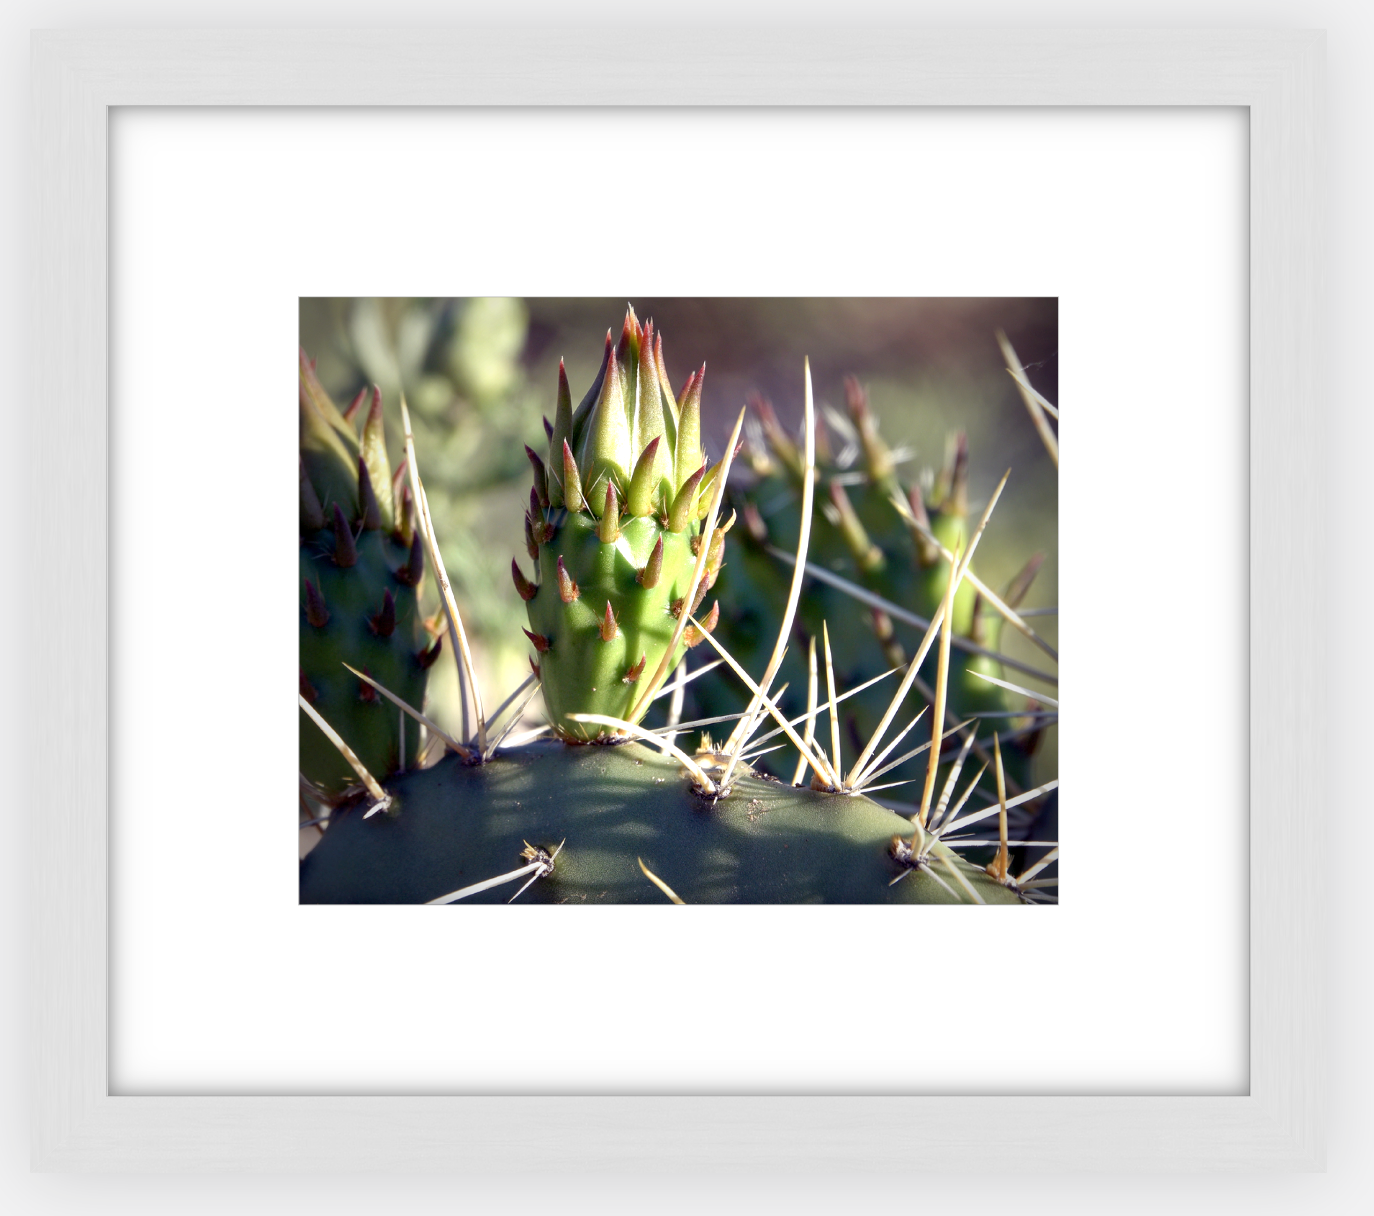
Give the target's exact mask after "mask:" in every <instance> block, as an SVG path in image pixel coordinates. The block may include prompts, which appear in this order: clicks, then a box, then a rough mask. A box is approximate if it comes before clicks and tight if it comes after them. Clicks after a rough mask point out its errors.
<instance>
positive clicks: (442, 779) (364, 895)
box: [300, 743, 1018, 906]
mask: <svg viewBox="0 0 1374 1216" xmlns="http://www.w3.org/2000/svg"><path fill="white" fill-rule="evenodd" d="M387 788H388V793H390V794H391V795H392V797H393V799H394V802H393V806H392V808H391V810H390V811H389V812H387V813H384V814H376V815H373V816H372V817H371V818H369V819H364V818H363V810H362V808H361V807H353V808H351V809H345V810H343V811H341V812H336V813H335V816H334V818H333V819H332V820H331V823H330V826H329V828H328V829H327V830H326V832H325V834H324V837H323V838H322V839H321V841H320V842H319V844H318V845H317V846H316V847H315V848H314V850H313V851H312V852H311V853H310V854H309V855H308V856H307V857H306V858H305V860H304V861H303V862H302V863H301V872H300V898H301V902H302V903H427V902H429V901H430V900H434V899H438V898H441V897H443V896H444V895H447V894H449V893H451V892H453V891H456V890H458V889H460V888H462V887H464V886H469V885H471V884H474V883H479V882H482V881H485V880H486V879H489V878H494V877H496V876H498V875H500V874H504V873H507V872H509V871H511V870H514V869H517V868H519V867H520V866H522V865H523V864H525V860H524V858H522V852H523V851H524V849H525V848H526V845H527V844H528V845H533V846H536V847H539V848H542V849H544V850H545V851H546V852H548V853H550V854H552V853H553V851H554V850H555V849H556V848H557V847H558V845H559V843H560V842H565V843H564V844H563V848H562V851H561V852H560V853H559V854H558V857H557V860H556V861H555V863H554V869H553V872H552V873H551V874H549V875H547V876H546V877H543V878H541V879H539V880H538V881H536V882H535V883H533V884H532V885H531V886H530V887H529V889H528V890H526V891H525V893H524V894H523V895H521V896H520V902H522V903H525V902H535V903H565V902H567V903H650V904H654V903H659V904H661V903H664V902H665V900H666V897H665V896H664V894H663V893H662V892H661V891H660V890H659V889H658V888H657V887H656V886H654V884H653V883H652V882H650V880H649V879H648V878H646V877H645V875H644V873H643V872H642V871H641V869H640V866H639V859H640V858H642V859H643V861H644V864H645V865H646V866H648V868H649V869H650V870H652V871H653V872H654V874H656V875H657V876H658V877H659V878H660V879H662V881H663V882H665V883H667V884H668V885H669V886H670V887H671V888H672V889H673V890H674V891H675V892H676V893H677V895H678V896H679V897H680V898H681V899H682V900H683V901H684V902H685V903H688V904H692V903H746V904H752V903H955V902H972V900H970V899H968V896H967V893H966V892H965V891H964V890H963V888H962V887H961V886H960V885H959V883H958V882H957V881H956V880H955V879H954V877H953V876H952V875H951V874H950V873H949V871H948V870H947V868H946V866H945V863H943V862H938V861H937V872H939V873H940V874H941V877H942V878H943V879H944V880H945V883H946V884H948V889H947V888H946V887H945V886H942V885H941V884H940V883H939V882H937V881H936V880H935V879H934V878H932V877H931V876H930V875H929V874H927V873H925V872H923V871H913V872H911V873H909V874H908V875H907V877H905V878H903V879H902V880H901V881H900V882H898V883H896V884H895V885H889V884H891V882H892V879H893V878H895V877H896V876H897V875H898V874H900V873H902V870H903V866H902V865H901V864H900V863H899V862H897V861H896V860H894V858H893V857H892V855H891V851H890V849H891V843H892V839H893V837H894V836H895V835H898V834H904V835H909V834H910V832H911V825H910V823H909V821H908V820H906V819H904V818H902V817H900V816H898V815H897V814H895V813H894V812H892V811H889V810H887V809H885V808H883V807H880V806H878V805H877V804H876V803H873V802H870V801H869V800H867V799H865V798H862V797H856V798H848V797H844V796H839V795H829V794H819V793H815V792H813V791H811V790H806V789H797V788H793V787H791V786H785V785H780V784H778V783H776V782H771V781H766V780H762V779H760V778H757V777H753V776H750V775H743V776H741V775H738V774H737V776H736V778H735V779H734V782H733V788H732V790H731V792H730V794H729V796H728V797H726V798H722V799H720V800H719V801H717V802H715V803H712V802H711V801H709V800H708V799H704V798H702V797H700V796H698V795H697V794H695V793H694V792H693V791H692V789H691V786H690V783H689V781H688V779H687V778H686V777H685V776H684V775H683V772H682V769H681V767H680V766H679V765H678V764H677V763H675V762H673V761H672V760H669V759H665V758H664V757H662V756H660V755H659V754H658V753H657V752H656V751H655V750H653V749H652V748H648V747H644V746H641V745H639V744H622V745H617V746H604V745H603V746H583V747H569V746H566V745H563V744H560V743H544V744H534V745H531V746H528V747H525V748H522V749H520V750H518V751H515V752H512V753H509V754H502V755H499V756H498V757H497V758H496V759H495V760H493V761H492V762H490V763H488V764H485V765H481V766H469V765H465V764H463V762H462V761H461V760H460V759H459V758H458V757H456V756H452V755H450V756H448V757H446V758H445V759H444V760H443V761H441V762H440V763H439V764H437V765H435V766H434V767H433V768H430V769H426V770H423V771H418V772H413V773H408V774H405V775H403V776H401V777H399V778H397V779H395V780H393V781H392V782H390V783H388V787H387ZM941 856H949V857H950V860H951V862H952V863H953V864H955V865H957V866H958V867H959V870H960V873H961V874H963V876H964V877H965V879H966V880H967V881H968V883H969V884H970V885H972V886H973V887H974V889H976V890H977V891H978V893H979V895H980V896H981V897H982V898H983V899H984V900H985V901H986V902H988V903H990V904H991V903H1003V904H1005V903H1016V902H1018V897H1017V895H1016V894H1015V893H1014V892H1013V891H1011V890H1009V889H1007V888H1006V887H1003V886H1001V885H1000V884H998V883H997V882H995V881H994V880H993V879H992V878H990V877H989V876H988V875H987V874H986V873H985V872H984V871H982V870H980V869H978V868H976V867H974V866H971V865H969V864H967V863H965V862H961V861H957V860H955V859H954V858H953V856H952V854H950V853H949V852H948V850H946V849H945V848H944V846H941V845H937V846H936V852H935V853H934V854H932V859H933V860H934V859H938V858H939V857H941ZM523 882H524V879H523V878H522V879H519V880H516V881H514V882H511V883H508V884H505V885H503V886H500V887H496V888H493V889H491V890H488V891H484V892H481V893H479V894H477V895H475V896H472V897H470V899H465V900H463V901H460V903H459V905H458V906H462V905H463V904H465V903H469V902H472V903H504V902H506V901H507V900H509V899H510V898H511V896H512V895H514V894H515V893H516V892H517V891H518V890H519V888H520V886H521V884H522V883H523ZM951 890H952V891H956V892H958V893H959V895H958V897H955V896H954V895H952V894H951Z"/></svg>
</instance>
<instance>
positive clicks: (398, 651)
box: [300, 529, 429, 791]
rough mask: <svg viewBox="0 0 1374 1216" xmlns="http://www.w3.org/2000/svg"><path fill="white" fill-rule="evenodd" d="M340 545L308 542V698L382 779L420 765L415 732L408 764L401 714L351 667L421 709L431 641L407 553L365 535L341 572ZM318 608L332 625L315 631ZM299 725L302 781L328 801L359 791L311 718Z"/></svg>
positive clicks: (326, 539) (303, 618) (319, 539)
mask: <svg viewBox="0 0 1374 1216" xmlns="http://www.w3.org/2000/svg"><path fill="white" fill-rule="evenodd" d="M334 540H335V538H334V533H333V532H332V531H330V530H327V529H326V530H324V531H322V532H319V533H315V534H313V535H312V536H310V537H302V538H301V585H302V588H303V589H305V587H306V583H307V581H308V582H309V588H310V589H309V590H304V593H303V595H302V603H301V608H300V667H301V694H302V695H303V696H304V697H305V698H306V700H307V701H309V702H310V703H311V705H312V706H313V707H314V708H315V709H316V710H317V711H318V712H319V714H320V716H321V717H323V718H324V720H325V721H326V722H328V723H329V724H330V726H332V727H333V728H334V729H335V730H336V731H338V732H339V734H340V735H341V736H342V737H343V738H344V739H345V740H347V741H348V742H349V745H350V746H351V747H352V748H353V750H354V752H356V753H357V755H358V758H359V759H360V760H361V761H362V762H363V764H364V765H365V766H366V767H367V769H368V771H369V772H371V773H373V774H374V775H375V776H378V777H385V776H389V775H390V774H392V773H394V772H397V771H398V770H399V769H401V768H403V767H409V766H411V765H413V764H414V763H415V762H416V758H417V755H418V743H419V731H418V730H417V729H416V728H415V727H414V726H413V725H410V729H408V730H406V731H405V732H404V733H405V757H404V764H402V755H401V735H402V727H401V721H400V718H399V711H398V710H397V709H396V707H395V706H394V705H392V704H391V703H390V702H389V701H387V700H386V699H385V698H383V697H382V696H381V695H380V694H378V693H377V692H376V691H375V690H374V689H372V688H371V687H370V686H369V685H367V684H366V683H364V682H363V681H362V680H360V679H358V677H357V676H355V675H354V674H353V673H352V672H350V671H349V670H348V668H347V667H345V666H344V664H345V663H347V664H349V666H351V667H353V668H355V669H356V670H358V671H361V672H363V673H364V674H366V675H368V676H371V677H372V679H374V680H376V681H377V682H378V683H379V684H381V685H382V686H383V687H385V688H388V689H390V690H391V691H392V692H394V693H395V694H396V695H397V696H399V697H402V698H403V699H405V700H406V701H408V702H409V703H410V704H412V705H421V704H423V703H424V695H425V669H424V664H425V663H426V661H427V659H428V658H429V654H428V652H426V650H425V639H426V636H427V635H426V634H425V631H424V628H423V626H422V624H421V621H420V612H419V605H418V603H417V602H416V595H415V588H414V587H413V586H407V585H406V583H405V582H404V581H403V579H402V578H399V577H397V575H398V572H400V573H401V574H404V573H405V572H406V570H407V563H408V561H409V554H410V549H409V547H408V546H406V545H404V544H402V543H400V542H398V541H396V540H395V539H394V538H393V537H391V536H388V535H384V534H383V533H381V532H379V531H371V532H368V531H364V532H363V533H362V535H361V536H359V537H358V538H357V540H356V542H355V545H354V549H355V552H356V554H357V561H356V562H355V563H354V564H353V565H351V566H346V567H344V566H339V565H337V564H336V563H335V559H334V547H335V546H334ZM388 597H389V599H390V604H391V607H390V611H389V612H388V610H387V603H388ZM312 601H313V602H312ZM321 603H322V604H323V606H324V609H325V614H324V615H325V618H326V619H325V620H324V623H323V624H316V623H315V622H316V621H319V620H320V613H319V612H318V605H319V604H321ZM312 617H313V620H312ZM300 719H301V720H300V764H301V772H302V773H304V774H305V775H306V776H307V777H308V778H309V779H310V780H311V781H313V782H314V783H315V784H316V785H317V786H319V787H320V788H321V789H325V790H330V791H338V790H341V789H342V788H344V787H345V786H346V785H349V784H351V783H353V782H356V781H357V776H356V775H355V774H354V772H353V770H352V768H351V767H350V766H349V765H348V763H347V761H345V760H344V759H343V757H342V756H340V755H339V753H338V750H337V749H336V748H335V747H334V745H333V744H332V743H331V742H330V741H329V740H328V739H327V738H326V737H325V735H324V733H323V732H322V731H321V730H320V728H319V727H318V726H316V725H315V724H314V722H312V721H310V720H308V719H307V718H306V716H305V713H304V711H302V712H301V715H300Z"/></svg>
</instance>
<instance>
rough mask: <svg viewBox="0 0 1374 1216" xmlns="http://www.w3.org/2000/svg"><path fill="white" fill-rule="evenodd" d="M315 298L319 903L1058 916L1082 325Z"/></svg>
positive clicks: (307, 888) (315, 883) (305, 303)
mask: <svg viewBox="0 0 1374 1216" xmlns="http://www.w3.org/2000/svg"><path fill="white" fill-rule="evenodd" d="M299 308H300V312H299V319H300V325H299V339H300V355H299V358H300V377H299V382H300V391H299V409H300V429H299V439H300V453H299V475H300V575H299V585H298V589H297V590H298V596H297V598H298V604H299V608H298V614H299V629H300V647H299V657H300V687H299V708H300V713H299V730H300V739H299V751H300V786H299V791H298V794H299V796H298V808H299V833H298V842H299V856H300V900H301V902H302V903H309V904H435V905H451V904H471V903H516V904H519V903H544V904H598V903H599V904H628V903H649V904H653V903H658V904H667V903H674V904H734V903H738V904H791V903H841V904H864V903H919V904H943V903H960V904H1009V905H1031V904H1057V903H1058V896H1059V837H1058V801H1059V794H1058V722H1059V702H1058V677H1057V672H1058V651H1057V649H1056V648H1057V646H1058V643H1059V636H1058V615H1057V613H1058V608H1057V595H1056V590H1057V585H1058V543H1057V542H1058V460H1059V443H1058V417H1059V414H1058V406H1057V402H1058V374H1059V362H1058V356H1059V348H1058V300H1057V299H1055V298H995V299H987V298H946V299H927V298H869V299H855V298H813V299H799V298H772V299H769V298H760V299H745V298H735V297H729V298H652V297H642V298H636V297H633V296H630V297H628V298H627V299H620V300H616V299H590V298H586V299H584V298H574V299H566V298H558V299H554V298H525V299H521V298H513V297H486V298H448V299H419V298H302V299H301V300H300V302H299Z"/></svg>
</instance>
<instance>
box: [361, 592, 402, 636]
mask: <svg viewBox="0 0 1374 1216" xmlns="http://www.w3.org/2000/svg"><path fill="white" fill-rule="evenodd" d="M367 623H368V624H369V625H370V626H371V627H372V632H373V633H375V634H376V635H377V636H378V637H379V638H389V637H390V636H391V635H392V634H393V633H395V632H396V601H395V600H394V599H392V598H391V592H390V591H385V592H383V593H382V610H381V611H380V612H378V613H376V614H374V615H373V616H371V617H369V618H368V622H367Z"/></svg>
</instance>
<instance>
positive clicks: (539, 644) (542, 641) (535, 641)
mask: <svg viewBox="0 0 1374 1216" xmlns="http://www.w3.org/2000/svg"><path fill="white" fill-rule="evenodd" d="M520 632H521V633H523V634H524V635H525V636H526V637H527V638H529V640H530V644H531V645H532V646H533V647H534V648H535V650H537V651H538V652H539V653H540V654H548V652H549V647H550V646H552V645H553V643H552V642H551V641H549V639H548V638H546V637H545V636H544V635H543V634H542V633H531V632H530V631H529V630H528V629H525V628H524V627H523V626H522V627H521V629H520Z"/></svg>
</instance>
